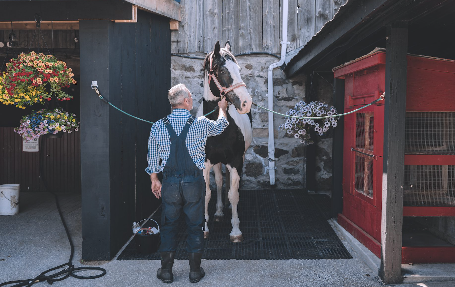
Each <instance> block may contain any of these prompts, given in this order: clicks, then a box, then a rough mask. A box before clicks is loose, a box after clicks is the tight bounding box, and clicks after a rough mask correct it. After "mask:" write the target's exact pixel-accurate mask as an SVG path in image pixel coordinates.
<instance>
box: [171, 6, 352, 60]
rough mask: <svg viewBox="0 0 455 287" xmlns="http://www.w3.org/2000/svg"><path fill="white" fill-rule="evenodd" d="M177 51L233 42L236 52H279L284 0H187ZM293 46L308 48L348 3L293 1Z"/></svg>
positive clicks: (177, 34) (174, 40)
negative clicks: (318, 33)
mask: <svg viewBox="0 0 455 287" xmlns="http://www.w3.org/2000/svg"><path fill="white" fill-rule="evenodd" d="M180 3H181V5H182V21H181V22H180V23H179V30H175V31H172V33H171V39H172V52H173V53H195V52H203V53H207V52H210V51H211V50H212V49H213V46H214V44H215V43H216V41H218V40H219V41H220V42H222V43H223V44H224V42H225V41H227V40H229V41H230V42H231V45H232V47H233V52H234V54H240V53H249V52H270V53H279V52H280V41H281V33H282V12H281V8H282V3H283V0H216V1H209V0H182V1H181V2H180ZM288 3H289V14H288V19H289V22H288V41H289V42H290V45H288V47H287V50H288V51H292V50H294V49H296V48H299V47H302V46H304V45H305V44H306V43H307V42H308V41H309V40H310V39H311V38H312V37H313V36H314V35H315V34H316V33H317V32H318V31H319V30H320V29H321V28H322V26H324V24H325V23H326V22H327V21H329V20H331V19H332V18H333V16H334V15H335V13H336V12H337V11H338V9H339V7H340V6H341V5H343V4H344V3H346V0H289V2H288Z"/></svg>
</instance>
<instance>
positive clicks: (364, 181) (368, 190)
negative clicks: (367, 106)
mask: <svg viewBox="0 0 455 287" xmlns="http://www.w3.org/2000/svg"><path fill="white" fill-rule="evenodd" d="M373 149H374V116H373V113H357V114H356V138H355V148H353V149H352V150H353V151H354V152H355V190H356V191H357V192H359V193H362V194H364V195H366V196H368V197H371V198H373V160H374V155H373Z"/></svg>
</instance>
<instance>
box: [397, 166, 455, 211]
mask: <svg viewBox="0 0 455 287" xmlns="http://www.w3.org/2000/svg"><path fill="white" fill-rule="evenodd" d="M404 174H405V180H404V195H403V196H404V198H403V204H404V206H455V166H454V165H406V166H405V168H404Z"/></svg>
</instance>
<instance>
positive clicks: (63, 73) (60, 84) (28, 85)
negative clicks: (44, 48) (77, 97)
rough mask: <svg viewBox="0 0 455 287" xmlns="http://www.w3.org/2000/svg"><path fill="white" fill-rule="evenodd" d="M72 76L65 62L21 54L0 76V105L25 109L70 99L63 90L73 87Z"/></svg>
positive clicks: (74, 82)
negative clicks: (52, 101)
mask: <svg viewBox="0 0 455 287" xmlns="http://www.w3.org/2000/svg"><path fill="white" fill-rule="evenodd" d="M73 76H74V74H73V73H72V70H71V68H68V67H67V66H66V63H65V62H63V61H59V60H58V59H57V58H56V57H55V56H52V55H44V54H43V53H39V54H37V53H35V52H31V53H28V54H24V53H21V54H20V55H19V57H17V58H15V59H11V62H10V63H7V64H6V72H4V73H3V75H0V102H1V103H3V104H6V105H15V106H17V107H18V108H22V109H25V106H27V105H28V106H31V105H33V104H36V103H43V102H44V101H46V100H47V101H50V100H51V99H52V97H55V98H56V99H58V100H60V101H65V100H70V99H71V98H72V96H70V95H68V94H67V93H65V92H63V91H62V88H69V87H70V85H71V84H76V81H75V80H74V79H73Z"/></svg>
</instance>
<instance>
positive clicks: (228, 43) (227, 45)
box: [224, 40, 232, 52]
mask: <svg viewBox="0 0 455 287" xmlns="http://www.w3.org/2000/svg"><path fill="white" fill-rule="evenodd" d="M224 48H225V49H226V50H228V51H229V52H232V50H231V42H229V40H228V41H227V42H226V45H225V47H224Z"/></svg>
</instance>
